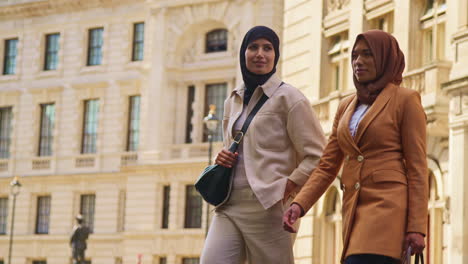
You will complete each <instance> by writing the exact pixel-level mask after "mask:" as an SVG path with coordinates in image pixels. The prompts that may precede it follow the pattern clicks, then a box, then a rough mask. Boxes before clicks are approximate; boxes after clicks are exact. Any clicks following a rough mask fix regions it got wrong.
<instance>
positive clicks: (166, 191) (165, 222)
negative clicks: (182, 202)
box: [161, 186, 171, 228]
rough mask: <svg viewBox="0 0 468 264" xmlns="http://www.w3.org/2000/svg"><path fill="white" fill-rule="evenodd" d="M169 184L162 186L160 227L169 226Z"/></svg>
mask: <svg viewBox="0 0 468 264" xmlns="http://www.w3.org/2000/svg"><path fill="white" fill-rule="evenodd" d="M170 194H171V186H164V188H163V212H162V225H161V227H162V228H168V227H169V204H170Z"/></svg>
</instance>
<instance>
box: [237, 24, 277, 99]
mask: <svg viewBox="0 0 468 264" xmlns="http://www.w3.org/2000/svg"><path fill="white" fill-rule="evenodd" d="M259 38H264V39H267V40H268V41H270V42H271V44H272V45H273V49H274V50H275V63H274V65H273V70H271V72H269V73H267V74H255V73H253V72H251V71H249V70H248V69H247V66H246V64H245V51H246V50H247V46H248V45H249V44H250V43H251V42H252V41H255V40H257V39H259ZM239 55H240V67H241V72H242V79H243V80H244V84H245V93H244V104H248V103H249V101H250V98H251V97H252V94H253V93H254V91H255V89H256V88H257V87H258V86H259V85H262V84H264V83H265V82H266V81H267V80H268V79H269V78H270V77H271V76H272V75H273V74H274V73H275V72H276V64H277V63H278V59H279V56H280V52H279V38H278V35H276V33H275V32H274V31H273V30H272V29H271V28H268V27H265V26H256V27H253V28H251V29H250V30H249V31H248V32H247V33H246V34H245V36H244V39H243V40H242V45H241V48H240V54H239Z"/></svg>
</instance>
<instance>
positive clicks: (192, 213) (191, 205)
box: [184, 185, 202, 228]
mask: <svg viewBox="0 0 468 264" xmlns="http://www.w3.org/2000/svg"><path fill="white" fill-rule="evenodd" d="M201 218H202V198H201V196H200V195H199V194H198V192H197V190H196V189H195V186H193V185H187V186H186V193H185V226H184V227H185V228H201Z"/></svg>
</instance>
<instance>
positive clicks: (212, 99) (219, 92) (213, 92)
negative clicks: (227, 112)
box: [203, 83, 227, 141]
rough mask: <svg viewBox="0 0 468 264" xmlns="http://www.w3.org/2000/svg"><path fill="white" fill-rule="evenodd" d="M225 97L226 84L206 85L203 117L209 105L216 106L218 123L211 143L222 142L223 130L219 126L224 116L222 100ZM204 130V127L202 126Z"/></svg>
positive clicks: (205, 139)
mask: <svg viewBox="0 0 468 264" xmlns="http://www.w3.org/2000/svg"><path fill="white" fill-rule="evenodd" d="M226 96H227V84H226V83H217V84H208V85H206V94H205V111H204V114H205V116H206V115H207V114H208V111H209V106H210V105H211V104H213V105H215V106H216V113H215V116H216V117H217V118H218V120H219V121H220V122H219V124H218V129H217V131H216V133H215V135H214V136H213V141H222V140H223V128H222V125H221V120H222V119H223V114H224V100H226ZM203 129H205V126H203ZM204 135H205V137H204V141H207V140H208V138H207V137H206V133H204Z"/></svg>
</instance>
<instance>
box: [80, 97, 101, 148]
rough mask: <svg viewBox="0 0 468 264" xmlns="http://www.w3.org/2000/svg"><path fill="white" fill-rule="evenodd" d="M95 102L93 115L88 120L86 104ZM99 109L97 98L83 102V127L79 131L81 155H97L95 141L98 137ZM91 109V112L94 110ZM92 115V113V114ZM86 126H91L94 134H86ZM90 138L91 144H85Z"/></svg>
mask: <svg viewBox="0 0 468 264" xmlns="http://www.w3.org/2000/svg"><path fill="white" fill-rule="evenodd" d="M92 102H96V106H95V108H94V109H95V110H96V112H95V114H94V115H93V116H92V117H91V118H89V119H91V121H89V119H88V117H89V116H88V113H89V112H90V111H89V109H88V106H89V105H88V104H89V103H92ZM99 108H100V100H99V99H98V98H94V99H87V100H84V101H83V126H82V131H81V134H82V136H81V154H95V153H97V141H98V136H99ZM94 109H93V110H94ZM93 113H94V112H93ZM88 125H93V126H95V128H94V129H93V131H94V133H87V132H86V130H88ZM89 138H91V143H90V144H87V142H89V141H88V139H89Z"/></svg>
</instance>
